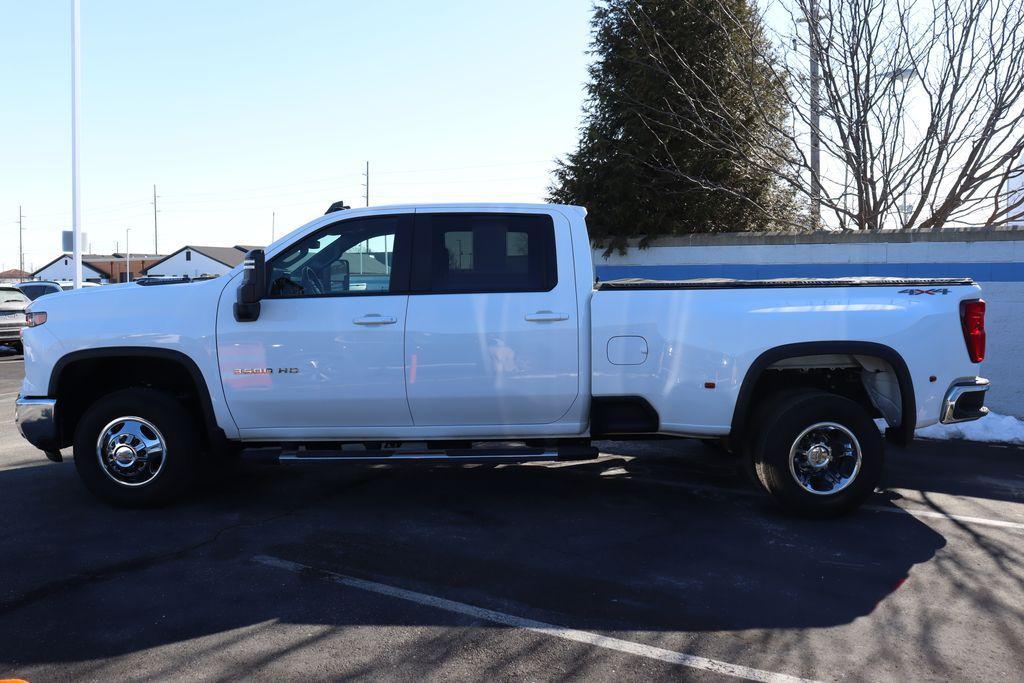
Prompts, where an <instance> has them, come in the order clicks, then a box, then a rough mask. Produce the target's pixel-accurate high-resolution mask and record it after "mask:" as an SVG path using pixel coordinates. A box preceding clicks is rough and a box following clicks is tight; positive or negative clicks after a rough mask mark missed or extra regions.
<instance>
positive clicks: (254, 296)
mask: <svg viewBox="0 0 1024 683" xmlns="http://www.w3.org/2000/svg"><path fill="white" fill-rule="evenodd" d="M242 267H243V268H244V270H243V271H242V272H243V275H242V284H241V285H239V287H238V296H237V298H236V299H235V320H237V321H238V322H240V323H247V322H252V321H253V320H256V319H258V318H259V317H260V300H261V299H263V295H264V294H266V293H267V256H266V254H265V253H264V251H263V250H262V249H253V250H252V251H250V252H248V253H247V254H246V255H245V261H244V264H243V266H242Z"/></svg>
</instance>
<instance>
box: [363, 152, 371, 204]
mask: <svg viewBox="0 0 1024 683" xmlns="http://www.w3.org/2000/svg"><path fill="white" fill-rule="evenodd" d="M362 176H364V177H365V178H366V179H367V181H366V182H364V183H362V186H364V187H366V188H367V191H366V194H365V195H364V197H366V199H367V206H370V162H367V170H366V171H364V173H362Z"/></svg>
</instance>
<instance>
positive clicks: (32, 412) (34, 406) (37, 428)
mask: <svg viewBox="0 0 1024 683" xmlns="http://www.w3.org/2000/svg"><path fill="white" fill-rule="evenodd" d="M14 421H15V422H16V423H17V424H18V431H19V432H21V435H22V436H23V437H25V439H26V440H27V441H28V442H29V443H30V444H32V445H33V446H35V447H36V448H38V449H39V450H41V451H45V452H46V457H48V458H50V459H51V460H60V435H59V434H58V431H57V400H56V399H53V398H45V397H44V398H22V397H21V396H19V397H18V398H17V400H16V401H15V402H14Z"/></svg>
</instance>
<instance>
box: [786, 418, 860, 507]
mask: <svg viewBox="0 0 1024 683" xmlns="http://www.w3.org/2000/svg"><path fill="white" fill-rule="evenodd" d="M860 465H861V451H860V442H859V441H857V437H856V436H854V435H853V432H851V431H850V430H849V429H847V428H846V427H844V426H843V425H841V424H838V423H835V422H819V423H817V424H813V425H811V426H810V427H808V428H807V429H805V430H804V431H802V432H800V436H798V437H796V439H795V440H794V441H793V446H792V447H791V448H790V449H789V472H790V474H792V475H793V479H795V480H796V483H797V484H799V485H800V486H801V487H802V488H803V489H804V490H805V491H807V492H808V493H813V494H814V495H817V496H828V495H832V494H835V493H839V492H840V491H842V490H843V489H845V488H846V487H847V486H849V485H850V484H851V483H853V480H854V479H856V478H857V474H858V473H859V472H860Z"/></svg>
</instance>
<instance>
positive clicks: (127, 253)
mask: <svg viewBox="0 0 1024 683" xmlns="http://www.w3.org/2000/svg"><path fill="white" fill-rule="evenodd" d="M131 231H132V229H131V228H125V229H124V281H125V282H131V281H132V249H131V247H130V246H129V245H128V233H130V232H131Z"/></svg>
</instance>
